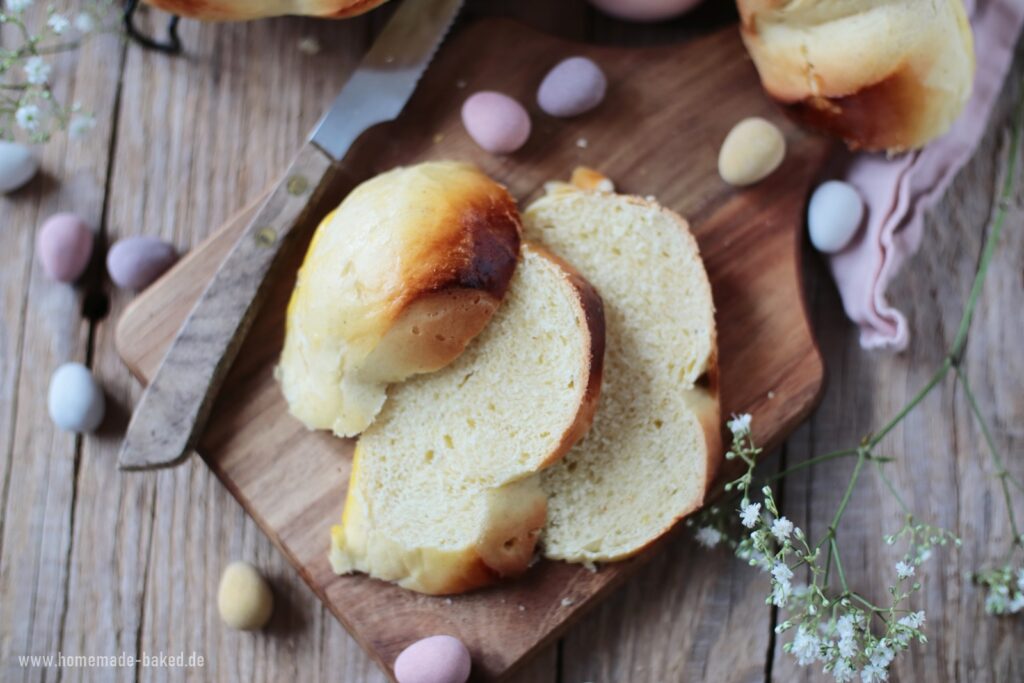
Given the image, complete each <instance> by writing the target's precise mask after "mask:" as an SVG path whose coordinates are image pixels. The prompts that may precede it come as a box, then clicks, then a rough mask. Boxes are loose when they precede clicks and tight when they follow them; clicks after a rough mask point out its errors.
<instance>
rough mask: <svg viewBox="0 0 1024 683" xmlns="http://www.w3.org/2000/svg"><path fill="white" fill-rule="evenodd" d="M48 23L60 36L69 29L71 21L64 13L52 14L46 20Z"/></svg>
mask: <svg viewBox="0 0 1024 683" xmlns="http://www.w3.org/2000/svg"><path fill="white" fill-rule="evenodd" d="M46 25H47V26H49V27H50V30H51V31H53V32H54V33H56V34H57V35H58V36H59V35H61V34H63V33H64V32H65V31H67V30H68V27H70V26H71V22H70V21H68V18H67V17H65V16H64V15H63V14H51V15H50V18H49V19H47V20H46Z"/></svg>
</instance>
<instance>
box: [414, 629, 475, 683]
mask: <svg viewBox="0 0 1024 683" xmlns="http://www.w3.org/2000/svg"><path fill="white" fill-rule="evenodd" d="M471 667H472V663H471V661H470V657H469V650H467V649H466V646H465V645H463V644H462V641H461V640H459V639H458V638H454V637H452V636H430V637H429V638H424V639H423V640H417V641H416V642H415V643H413V644H412V645H410V646H409V647H407V648H405V649H404V650H402V652H401V654H399V655H398V658H397V659H396V660H395V679H396V680H397V681H398V683H466V680H467V679H468V678H469V670H470V668H471Z"/></svg>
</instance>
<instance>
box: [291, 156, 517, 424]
mask: <svg viewBox="0 0 1024 683" xmlns="http://www.w3.org/2000/svg"><path fill="white" fill-rule="evenodd" d="M520 230H521V224H520V218H519V212H518V210H517V208H516V205H515V202H514V200H513V199H512V197H510V196H509V194H508V192H507V191H506V190H505V188H503V187H502V186H501V185H498V184H497V183H495V182H494V181H493V180H491V179H490V178H488V177H487V176H486V175H484V174H483V173H481V172H480V171H478V170H477V169H476V168H474V167H473V166H470V165H468V164H462V163H455V162H429V163H424V164H419V165H416V166H411V167H407V168H398V169H395V170H393V171H390V172H388V173H384V174H382V175H379V176H377V177H375V178H373V179H371V180H369V181H367V182H365V183H363V184H362V185H360V186H359V187H357V188H356V189H355V190H353V191H352V193H351V194H349V196H348V197H347V198H346V199H345V201H344V202H342V204H341V206H339V207H338V209H337V210H335V211H334V212H333V213H332V214H330V215H329V216H327V218H325V219H324V221H323V223H322V224H321V225H320V227H319V228H318V229H317V231H316V234H315V235H314V236H313V240H312V242H311V244H310V246H309V251H308V252H307V254H306V258H305V261H304V262H303V264H302V267H301V269H300V270H299V274H298V280H297V282H296V285H295V290H294V292H293V293H292V298H291V301H290V303H289V305H288V313H287V328H286V333H285V341H284V350H283V351H282V354H281V359H280V363H279V365H278V367H277V373H276V374H277V378H278V380H279V381H280V384H281V387H282V390H283V392H284V395H285V398H286V399H287V402H288V408H289V410H290V411H291V413H292V415H294V416H295V417H297V418H298V419H299V420H301V421H302V422H303V423H304V424H305V425H306V426H307V427H309V428H310V429H331V430H333V431H334V433H335V434H337V435H339V436H354V435H356V434H358V433H360V432H361V431H363V430H364V429H365V428H366V427H367V426H369V424H370V423H371V422H372V421H373V418H374V417H375V416H376V415H377V413H378V412H379V411H380V408H381V406H382V405H383V404H384V400H385V397H386V393H385V392H386V388H387V385H388V384H389V383H391V382H398V381H401V380H404V379H406V378H408V377H410V376H412V375H414V374H418V373H423V372H432V371H434V370H437V369H438V368H441V367H444V366H445V365H447V364H448V363H450V362H451V361H452V360H453V359H455V358H456V357H457V356H458V355H459V354H460V353H462V350H463V349H464V348H465V346H466V344H467V343H468V342H469V341H470V340H471V339H472V338H473V337H475V336H476V335H477V334H478V333H479V332H480V330H482V329H484V326H485V325H486V324H487V322H488V321H489V320H490V319H491V316H492V315H493V314H494V311H495V310H496V309H497V308H498V305H499V304H500V303H501V300H502V298H503V297H504V296H505V291H506V289H507V287H508V283H509V280H510V279H511V277H512V273H513V271H514V270H515V267H516V262H517V259H518V256H519V241H520Z"/></svg>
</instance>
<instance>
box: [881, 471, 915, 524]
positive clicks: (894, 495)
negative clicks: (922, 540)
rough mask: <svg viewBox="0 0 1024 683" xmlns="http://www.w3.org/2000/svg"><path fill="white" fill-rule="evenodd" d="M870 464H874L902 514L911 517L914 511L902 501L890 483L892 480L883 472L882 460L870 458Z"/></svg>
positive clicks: (901, 497)
mask: <svg viewBox="0 0 1024 683" xmlns="http://www.w3.org/2000/svg"><path fill="white" fill-rule="evenodd" d="M871 464H873V465H874V466H875V471H876V472H878V476H879V478H880V479H881V480H882V481H883V482H884V483H885V487H886V488H887V489H889V493H891V494H892V496H893V498H895V499H896V502H897V503H899V505H900V507H901V508H902V509H903V512H904V514H906V515H907V516H909V517H913V516H914V513H913V512H911V511H910V508H909V507H908V506H907V504H906V503H905V502H904V501H903V496H901V495H900V494H899V492H898V491H897V490H896V487H895V486H893V485H892V481H891V480H890V479H889V476H888V475H887V474H886V473H885V468H884V467H882V461H880V460H879V459H877V458H872V463H871Z"/></svg>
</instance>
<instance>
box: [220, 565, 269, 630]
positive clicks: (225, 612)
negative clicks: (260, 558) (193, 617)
mask: <svg viewBox="0 0 1024 683" xmlns="http://www.w3.org/2000/svg"><path fill="white" fill-rule="evenodd" d="M217 611H218V612H220V618H221V619H222V620H223V621H224V623H225V624H227V625H228V626H230V627H231V628H235V629H238V630H240V631H257V630H259V629H261V628H263V626H264V625H266V623H267V621H269V620H270V614H271V613H272V612H273V611H274V594H273V593H272V592H271V591H270V586H269V585H268V584H267V582H266V580H265V579H264V578H263V576H262V575H261V574H260V573H259V572H258V571H256V568H255V567H253V566H252V565H251V564H249V563H248V562H232V563H231V564H229V565H228V566H227V568H226V569H225V570H224V574H223V575H221V578H220V587H219V588H218V589H217Z"/></svg>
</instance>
